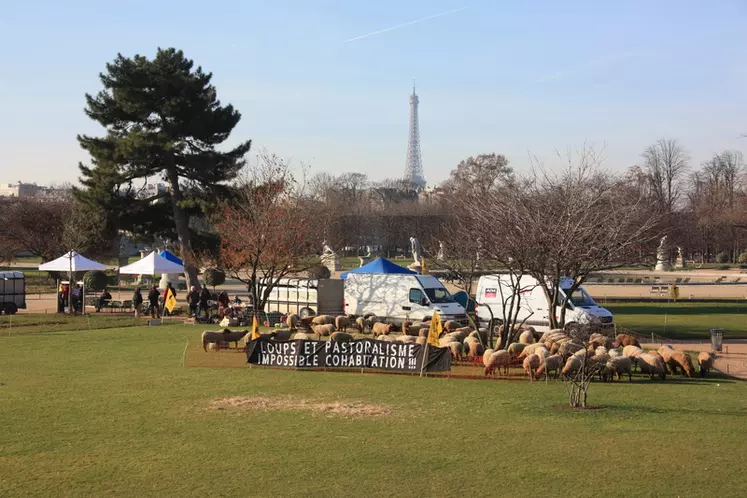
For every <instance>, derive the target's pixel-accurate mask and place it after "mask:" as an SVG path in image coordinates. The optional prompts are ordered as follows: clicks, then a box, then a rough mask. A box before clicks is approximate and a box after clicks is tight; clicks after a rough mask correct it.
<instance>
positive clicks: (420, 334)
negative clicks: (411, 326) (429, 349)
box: [418, 327, 431, 337]
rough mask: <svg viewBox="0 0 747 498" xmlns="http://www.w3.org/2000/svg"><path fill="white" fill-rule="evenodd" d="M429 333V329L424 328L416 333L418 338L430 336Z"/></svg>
mask: <svg viewBox="0 0 747 498" xmlns="http://www.w3.org/2000/svg"><path fill="white" fill-rule="evenodd" d="M430 333H431V329H429V328H426V327H422V328H421V329H420V330H419V331H418V337H428V334H430Z"/></svg>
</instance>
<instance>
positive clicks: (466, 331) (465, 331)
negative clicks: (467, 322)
mask: <svg viewBox="0 0 747 498" xmlns="http://www.w3.org/2000/svg"><path fill="white" fill-rule="evenodd" d="M471 333H472V329H471V328H469V327H462V328H460V329H456V330H455V331H453V332H451V334H453V335H454V337H456V338H457V339H458V340H459V341H460V342H464V340H465V339H466V338H467V337H469V336H470V335H471ZM483 342H484V341H483Z"/></svg>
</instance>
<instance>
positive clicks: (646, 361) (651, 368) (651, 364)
mask: <svg viewBox="0 0 747 498" xmlns="http://www.w3.org/2000/svg"><path fill="white" fill-rule="evenodd" d="M626 347H627V346H626ZM636 360H637V362H638V366H640V367H641V372H643V373H645V374H648V376H649V378H651V379H653V378H654V376H655V375H658V376H659V378H660V379H661V380H664V379H666V378H667V370H666V367H665V366H664V362H663V361H662V359H661V358H658V357H656V356H654V355H652V354H648V353H643V354H641V355H640V356H638V357H637V358H636Z"/></svg>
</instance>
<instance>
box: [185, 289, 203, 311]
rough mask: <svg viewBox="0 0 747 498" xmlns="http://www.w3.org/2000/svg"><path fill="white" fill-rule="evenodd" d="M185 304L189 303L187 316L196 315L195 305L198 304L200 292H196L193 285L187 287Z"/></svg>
mask: <svg viewBox="0 0 747 498" xmlns="http://www.w3.org/2000/svg"><path fill="white" fill-rule="evenodd" d="M187 304H189V316H197V306H199V304H200V293H199V292H197V289H195V286H194V285H193V286H192V287H190V288H189V294H187Z"/></svg>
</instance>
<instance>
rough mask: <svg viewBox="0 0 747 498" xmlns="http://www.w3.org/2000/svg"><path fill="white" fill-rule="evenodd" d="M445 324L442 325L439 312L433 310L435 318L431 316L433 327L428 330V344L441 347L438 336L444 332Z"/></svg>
mask: <svg viewBox="0 0 747 498" xmlns="http://www.w3.org/2000/svg"><path fill="white" fill-rule="evenodd" d="M443 330H444V329H443V326H442V325H441V317H440V316H438V312H437V311H434V312H433V318H431V328H430V330H429V331H428V344H430V345H431V346H436V347H439V344H438V338H439V337H440V336H441V332H443Z"/></svg>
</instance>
